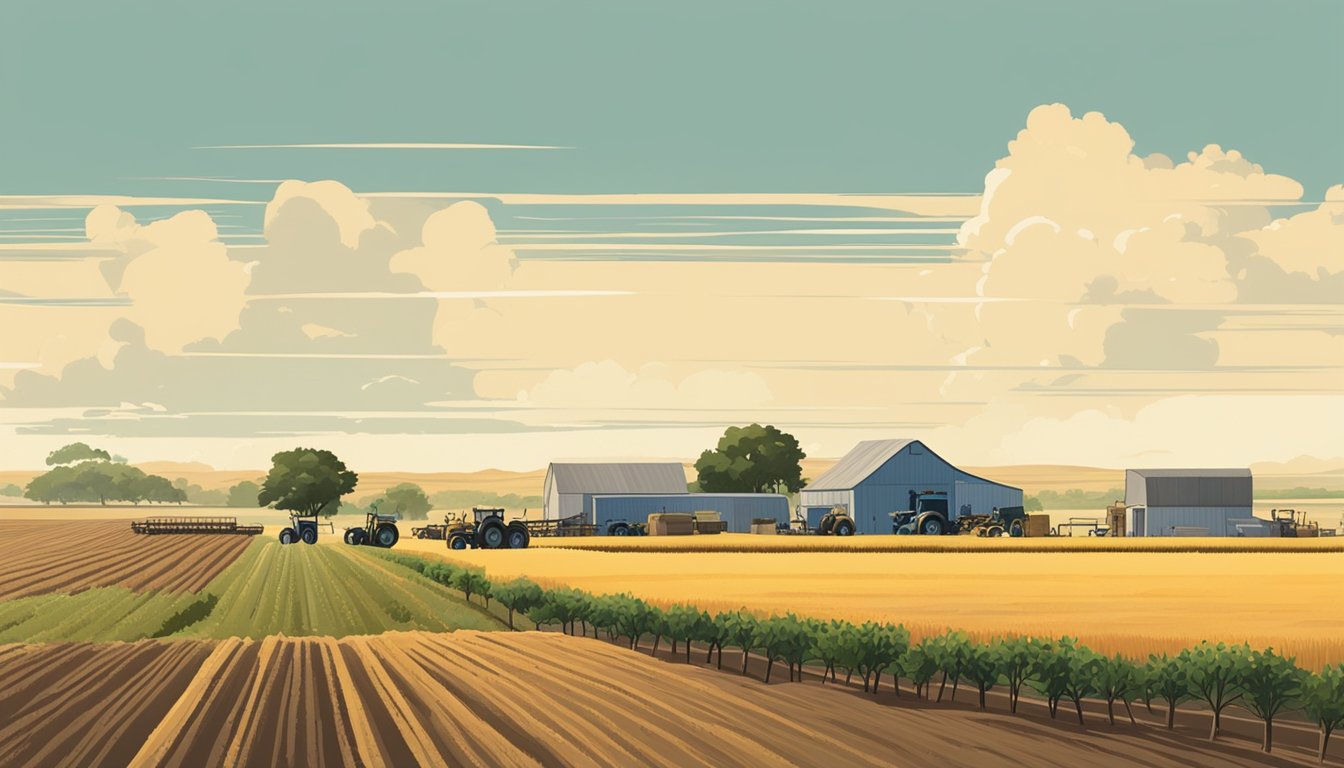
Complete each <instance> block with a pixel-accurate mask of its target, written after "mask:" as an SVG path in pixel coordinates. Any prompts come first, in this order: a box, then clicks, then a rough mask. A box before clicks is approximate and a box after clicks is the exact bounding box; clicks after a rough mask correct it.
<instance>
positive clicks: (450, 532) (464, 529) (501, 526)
mask: <svg viewBox="0 0 1344 768" xmlns="http://www.w3.org/2000/svg"><path fill="white" fill-rule="evenodd" d="M443 523H444V537H445V538H446V539H447V540H448V548H449V549H467V548H469V547H474V548H476V549H526V548H527V545H528V543H529V542H531V540H532V532H531V531H530V530H529V524H528V523H526V522H523V521H522V520H514V521H513V522H505V521H504V510H503V509H500V508H498V507H472V508H471V516H470V517H468V516H467V515H466V514H463V515H462V516H461V517H458V518H456V519H453V518H450V517H444V519H443Z"/></svg>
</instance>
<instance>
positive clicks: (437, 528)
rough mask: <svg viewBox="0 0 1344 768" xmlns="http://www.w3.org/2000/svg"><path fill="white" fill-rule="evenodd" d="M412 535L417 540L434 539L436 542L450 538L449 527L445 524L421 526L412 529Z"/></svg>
mask: <svg viewBox="0 0 1344 768" xmlns="http://www.w3.org/2000/svg"><path fill="white" fill-rule="evenodd" d="M411 535H412V536H414V537H415V538H417V539H432V540H434V541H443V540H444V539H446V538H448V526H447V525H445V524H436V523H431V524H429V525H420V526H416V527H414V528H412V529H411Z"/></svg>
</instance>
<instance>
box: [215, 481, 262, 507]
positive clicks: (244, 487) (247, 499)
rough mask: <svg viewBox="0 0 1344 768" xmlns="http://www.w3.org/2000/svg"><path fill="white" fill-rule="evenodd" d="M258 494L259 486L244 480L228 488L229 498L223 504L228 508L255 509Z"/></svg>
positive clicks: (259, 491)
mask: <svg viewBox="0 0 1344 768" xmlns="http://www.w3.org/2000/svg"><path fill="white" fill-rule="evenodd" d="M260 493H261V486H260V485H257V484H256V483H254V482H252V481H251V480H244V481H242V482H240V483H238V484H237V485H234V486H233V487H232V488H229V497H228V499H226V500H225V502H224V504H225V506H229V507H255V506H257V495H258V494H260Z"/></svg>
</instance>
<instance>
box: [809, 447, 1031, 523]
mask: <svg viewBox="0 0 1344 768" xmlns="http://www.w3.org/2000/svg"><path fill="white" fill-rule="evenodd" d="M912 491H913V492H914V493H917V494H919V493H924V492H925V491H933V492H936V493H946V494H947V508H948V513H949V517H950V519H951V520H952V521H955V520H956V519H957V518H958V517H960V516H961V515H966V514H977V515H979V514H989V513H990V512H991V511H992V510H993V509H994V508H995V507H1020V506H1022V489H1021V488H1013V487H1012V486H1009V485H1004V484H1002V483H996V482H994V481H992V480H986V479H985V478H983V477H977V476H976V475H972V474H971V473H969V472H966V471H965V470H961V469H957V468H956V467H954V466H952V464H950V463H948V462H947V461H946V460H945V459H943V457H941V456H939V455H938V454H936V453H934V452H933V451H931V450H929V449H928V447H926V446H925V445H924V444H923V443H921V442H920V441H918V440H867V441H864V442H862V443H859V444H858V445H856V446H854V449H853V450H851V451H850V452H849V453H847V454H845V457H844V458H842V459H841V460H840V461H839V462H837V463H836V464H835V466H833V467H831V468H830V469H828V470H827V471H825V472H823V473H822V475H821V476H820V477H818V478H817V479H816V480H813V481H812V482H810V483H808V485H807V487H806V488H804V489H803V490H802V494H801V498H800V506H801V507H802V509H803V512H804V514H806V515H807V522H808V525H809V526H815V525H816V524H817V522H819V521H820V520H821V516H822V515H824V514H825V513H826V512H828V511H829V510H830V509H831V508H832V507H837V506H842V507H844V508H845V509H847V510H848V511H849V513H850V515H852V516H853V517H854V525H855V528H856V532H858V533H891V532H892V530H891V513H892V512H900V511H906V510H908V509H910V502H911V492H912Z"/></svg>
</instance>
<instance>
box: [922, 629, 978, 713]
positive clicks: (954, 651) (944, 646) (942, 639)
mask: <svg viewBox="0 0 1344 768" xmlns="http://www.w3.org/2000/svg"><path fill="white" fill-rule="evenodd" d="M927 648H928V651H929V654H930V655H931V656H933V659H934V661H936V662H938V670H939V671H940V672H942V673H943V679H942V681H941V682H939V683H938V701H942V700H943V691H944V690H945V689H946V688H947V679H948V678H949V677H950V678H952V700H953V701H956V700H957V685H958V684H959V683H960V682H961V673H962V671H963V669H964V668H965V666H966V658H967V656H968V655H969V654H970V652H971V641H970V638H968V637H966V635H965V634H963V633H960V632H952V631H948V632H947V633H945V634H942V635H938V636H937V637H933V638H931V639H930V640H929V641H928V643H927Z"/></svg>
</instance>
